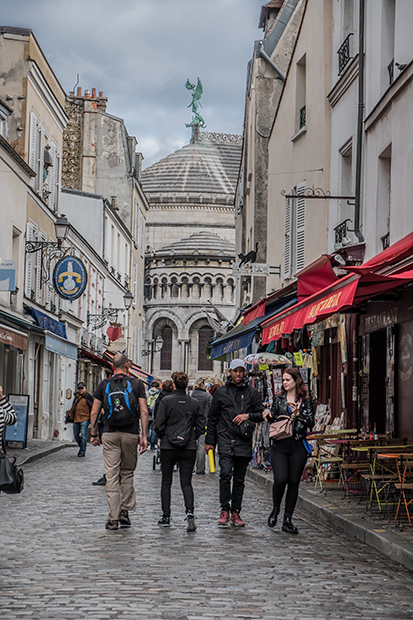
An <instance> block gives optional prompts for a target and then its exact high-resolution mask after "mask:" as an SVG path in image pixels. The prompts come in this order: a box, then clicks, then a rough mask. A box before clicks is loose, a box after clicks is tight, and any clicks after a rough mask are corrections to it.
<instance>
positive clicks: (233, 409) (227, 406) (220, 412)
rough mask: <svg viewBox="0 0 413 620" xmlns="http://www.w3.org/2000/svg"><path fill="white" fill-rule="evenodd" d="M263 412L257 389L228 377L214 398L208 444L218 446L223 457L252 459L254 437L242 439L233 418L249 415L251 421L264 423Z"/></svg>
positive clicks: (207, 438)
mask: <svg viewBox="0 0 413 620" xmlns="http://www.w3.org/2000/svg"><path fill="white" fill-rule="evenodd" d="M234 400H235V402H234ZM263 410H264V406H263V404H262V400H261V396H260V394H259V392H258V390H256V389H255V388H253V387H250V386H249V385H248V381H247V380H246V379H244V382H243V383H242V384H241V385H240V386H237V385H235V383H233V382H232V381H231V377H229V378H228V381H227V383H226V384H225V385H222V386H221V387H219V388H218V389H217V390H216V391H215V394H214V396H213V398H212V403H211V408H210V410H209V414H208V426H207V435H206V439H205V443H206V444H210V445H212V446H215V445H216V443H218V452H219V453H220V454H231V455H232V456H247V457H250V458H251V456H252V437H250V438H245V437H241V435H239V434H238V432H237V425H236V424H235V423H234V422H233V419H234V418H235V416H236V415H238V414H239V413H248V414H249V419H250V420H251V422H262V421H263V417H262V412H263Z"/></svg>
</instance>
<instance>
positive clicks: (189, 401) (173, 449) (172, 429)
mask: <svg viewBox="0 0 413 620" xmlns="http://www.w3.org/2000/svg"><path fill="white" fill-rule="evenodd" d="M174 384H175V391H174V392H173V393H172V394H170V395H169V396H165V397H164V398H163V399H162V400H161V402H160V404H159V408H158V411H157V414H156V419H155V431H156V434H157V435H158V437H160V438H161V472H162V483H161V504H162V517H161V519H160V520H159V521H158V525H161V526H167V527H168V526H170V524H171V487H172V476H173V471H174V466H175V463H178V466H179V478H180V483H181V490H182V495H183V497H184V503H185V512H186V521H187V530H188V532H194V531H195V530H196V523H195V517H194V491H193V488H192V472H193V469H194V464H195V458H196V440H197V439H198V437H200V435H202V433H205V417H204V415H203V414H202V413H201V411H200V407H199V403H198V401H197V400H195V398H191V397H190V396H188V395H187V394H186V389H187V387H188V375H187V374H186V373H184V372H177V373H174ZM180 439H181V440H182V441H181V446H179V445H178V443H179V440H180Z"/></svg>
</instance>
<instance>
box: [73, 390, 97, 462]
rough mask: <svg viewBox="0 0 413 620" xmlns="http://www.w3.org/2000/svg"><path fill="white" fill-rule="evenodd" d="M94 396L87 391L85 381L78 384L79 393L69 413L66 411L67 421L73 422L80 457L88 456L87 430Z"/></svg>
mask: <svg viewBox="0 0 413 620" xmlns="http://www.w3.org/2000/svg"><path fill="white" fill-rule="evenodd" d="M92 404H93V396H92V394H91V393H90V392H88V391H87V390H86V385H85V384H84V383H83V381H80V382H79V383H78V384H77V392H76V394H75V397H74V399H73V403H72V406H71V408H70V409H69V411H66V421H67V422H69V423H70V422H73V434H74V436H75V441H76V443H77V445H78V446H79V452H78V453H77V455H78V456H80V457H82V456H85V454H86V446H87V429H88V427H89V424H90V411H91V409H92Z"/></svg>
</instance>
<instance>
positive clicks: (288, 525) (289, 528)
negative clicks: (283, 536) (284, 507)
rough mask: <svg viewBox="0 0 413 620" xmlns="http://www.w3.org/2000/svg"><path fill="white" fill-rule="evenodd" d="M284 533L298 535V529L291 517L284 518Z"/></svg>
mask: <svg viewBox="0 0 413 620" xmlns="http://www.w3.org/2000/svg"><path fill="white" fill-rule="evenodd" d="M281 529H282V531H283V532H287V534H298V530H297V528H296V527H295V526H294V525H293V522H292V521H291V517H286V516H284V521H283V525H282V528H281Z"/></svg>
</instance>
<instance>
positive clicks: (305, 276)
mask: <svg viewBox="0 0 413 620" xmlns="http://www.w3.org/2000/svg"><path fill="white" fill-rule="evenodd" d="M295 275H296V278H298V282H297V296H298V301H299V302H300V301H304V299H306V298H307V297H310V296H311V295H314V293H318V292H319V291H321V290H322V289H324V288H325V287H326V286H330V284H334V283H335V282H338V277H337V275H336V274H335V272H334V269H333V268H332V266H331V260H330V257H329V256H328V255H327V254H323V255H322V256H320V258H318V259H317V260H315V261H314V262H313V263H311V264H310V265H308V266H307V267H306V268H305V269H302V270H301V271H299V272H298V273H296V274H295Z"/></svg>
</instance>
